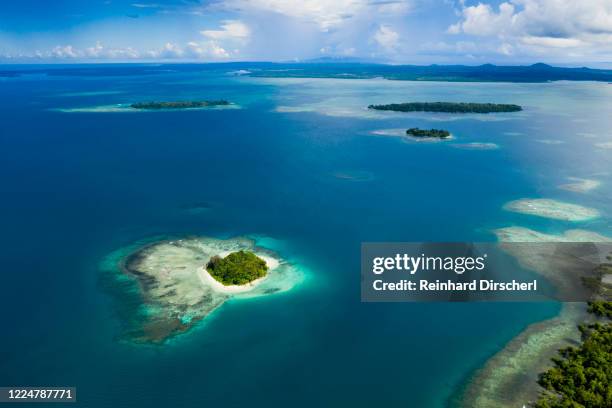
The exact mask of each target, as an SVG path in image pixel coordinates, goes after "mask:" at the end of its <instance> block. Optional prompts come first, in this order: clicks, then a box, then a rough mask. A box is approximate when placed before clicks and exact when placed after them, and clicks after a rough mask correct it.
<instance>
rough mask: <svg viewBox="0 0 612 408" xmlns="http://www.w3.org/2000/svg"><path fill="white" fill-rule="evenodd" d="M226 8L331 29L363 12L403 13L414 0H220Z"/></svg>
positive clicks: (219, 3)
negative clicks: (283, 16)
mask: <svg viewBox="0 0 612 408" xmlns="http://www.w3.org/2000/svg"><path fill="white" fill-rule="evenodd" d="M215 4H216V6H220V7H222V8H226V9H232V10H242V11H246V12H249V11H267V12H273V13H278V14H282V15H285V16H289V17H293V18H297V19H300V20H302V21H306V22H311V23H314V24H316V25H317V26H318V27H319V28H320V29H321V30H323V31H328V30H330V29H333V28H336V27H338V26H340V25H342V24H343V23H344V22H345V21H347V20H349V19H351V18H353V17H355V16H356V15H359V14H362V13H371V14H385V13H386V14H400V13H405V12H407V11H408V10H409V9H410V5H411V4H412V1H411V0H388V1H380V0H219V1H218V2H217V3H215Z"/></svg>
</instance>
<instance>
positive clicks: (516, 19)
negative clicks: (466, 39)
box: [448, 0, 612, 55]
mask: <svg viewBox="0 0 612 408" xmlns="http://www.w3.org/2000/svg"><path fill="white" fill-rule="evenodd" d="M460 13H461V19H460V21H458V22H457V23H456V24H453V25H451V26H450V27H449V28H448V32H449V33H451V34H459V33H464V34H467V35H474V36H493V37H495V38H498V39H499V40H501V42H502V44H501V45H500V48H499V50H500V52H501V53H503V54H507V53H508V52H509V51H511V50H514V49H515V48H522V49H524V50H530V51H535V52H541V53H546V52H547V51H550V52H551V53H555V52H557V53H558V52H561V50H563V49H573V48H581V49H580V52H581V53H582V54H587V53H591V54H595V53H597V52H599V53H600V54H601V51H604V53H606V52H607V53H608V55H610V53H612V1H610V0H582V1H565V0H509V1H506V2H503V3H501V4H500V5H499V6H498V7H497V8H495V7H493V6H492V5H490V4H488V3H479V4H477V5H475V6H469V7H466V6H463V7H462V9H461V12H460Z"/></svg>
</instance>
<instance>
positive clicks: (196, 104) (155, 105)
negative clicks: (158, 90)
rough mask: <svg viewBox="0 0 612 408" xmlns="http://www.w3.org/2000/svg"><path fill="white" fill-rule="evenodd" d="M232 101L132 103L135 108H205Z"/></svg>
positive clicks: (227, 103) (223, 104)
mask: <svg viewBox="0 0 612 408" xmlns="http://www.w3.org/2000/svg"><path fill="white" fill-rule="evenodd" d="M229 104H230V103H229V102H228V101H226V100H223V99H220V100H217V101H174V102H157V101H151V102H137V103H133V104H131V105H130V108H134V109H152V110H153V109H192V108H205V107H208V106H225V105H229Z"/></svg>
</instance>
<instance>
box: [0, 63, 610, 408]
mask: <svg viewBox="0 0 612 408" xmlns="http://www.w3.org/2000/svg"><path fill="white" fill-rule="evenodd" d="M233 69H235V68H232V69H231V70H233ZM105 70H108V72H106V71H105ZM113 70H114V71H113ZM117 70H121V68H120V67H108V68H105V67H98V69H97V71H96V72H95V74H92V75H82V73H79V72H75V73H73V74H72V75H63V76H47V75H42V74H36V75H31V76H22V77H17V78H4V79H0V90H1V92H0V109H1V112H2V121H1V123H0V127H1V131H0V155H1V158H2V159H1V160H0V177H1V178H2V183H1V185H2V200H0V213H1V214H2V232H3V234H2V235H1V237H0V240H1V242H0V244H1V245H2V248H4V250H3V251H1V253H0V254H1V255H0V256H1V261H2V269H1V272H0V274H1V275H0V277H1V279H2V284H1V285H0V302H1V303H0V306H1V307H2V310H3V311H4V313H3V321H4V325H3V332H2V333H3V335H2V336H1V337H0V350H1V351H0V384H1V385H21V386H25V385H57V386H76V387H77V388H78V396H79V400H80V402H79V405H80V406H86V407H111V406H112V407H123V406H125V407H128V406H129V407H133V406H138V407H140V406H142V407H145V406H150V407H166V406H176V407H192V406H204V405H207V404H208V405H211V406H246V405H248V406H281V405H284V404H290V405H291V406H296V407H302V406H303V407H310V406H313V405H323V406H348V405H350V406H353V407H371V406H373V405H379V406H402V407H419V408H421V407H423V408H428V407H443V406H446V405H447V403H448V401H449V399H452V398H453V396H454V395H455V393H456V392H457V390H458V389H459V388H460V387H461V385H462V384H463V382H464V381H465V380H466V379H467V378H468V377H469V375H470V374H471V373H472V372H473V370H474V369H476V368H478V367H479V366H480V365H481V364H482V363H483V362H484V361H486V359H487V358H488V357H489V356H491V355H492V354H493V353H495V352H496V351H498V350H499V349H501V348H502V347H503V346H504V344H505V343H506V342H507V341H509V340H510V339H511V338H512V337H513V336H515V335H516V334H518V333H519V332H520V331H521V330H522V329H523V328H524V327H526V326H527V325H528V324H530V323H532V322H535V321H539V320H542V319H545V318H548V317H550V316H553V315H554V314H555V313H556V312H557V311H558V309H559V308H558V305H557V304H554V303H539V304H518V303H514V304H503V303H488V304H408V303H404V304H367V303H363V304H362V303H361V302H360V289H359V259H360V258H359V251H360V244H361V242H362V241H435V240H437V241H467V240H473V241H479V240H480V241H490V240H493V239H494V236H493V235H492V234H491V232H490V231H491V230H492V229H494V228H499V227H506V226H513V225H519V226H524V227H529V228H534V229H537V230H539V231H542V232H550V233H558V232H562V231H564V230H566V229H568V228H584V229H589V230H593V231H597V232H600V233H604V234H608V235H609V234H610V229H611V228H610V227H611V226H610V218H609V215H610V213H611V211H612V206H611V203H612V200H611V199H610V198H611V196H610V195H611V194H610V193H611V191H612V189H611V188H610V185H611V181H612V174H610V169H611V166H610V164H611V159H610V149H609V148H607V147H605V145H603V147H602V146H597V145H598V144H602V143H610V142H612V132H611V131H610V128H611V126H610V125H611V124H612V123H610V122H611V121H610V118H611V117H612V104H611V103H610V101H611V100H612V99H611V97H612V87H611V86H610V85H607V84H598V83H590V82H585V83H570V82H558V83H545V84H505V83H504V84H493V83H488V84H475V83H470V84H461V83H452V84H451V83H440V82H430V83H417V82H392V81H384V80H332V79H317V80H309V79H282V78H281V79H260V78H257V79H256V78H248V77H236V76H232V75H228V74H227V73H226V72H225V71H224V70H223V69H220V70H219V71H209V70H206V71H204V70H202V71H199V70H194V69H192V68H190V69H185V70H181V69H180V68H174V69H173V71H172V72H165V71H163V70H159V69H158V70H157V71H156V70H155V68H152V72H146V73H143V72H137V73H134V72H120V71H119V72H118V71H117ZM229 70H230V69H229V68H228V69H227V70H226V71H229ZM110 74H113V75H110ZM117 74H121V75H117ZM190 98H193V99H196V98H197V99H217V98H226V99H228V100H230V101H232V102H234V103H236V104H237V105H239V107H240V109H232V110H198V111H178V112H119V113H117V112H115V113H112V112H96V113H83V112H78V113H77V112H71V111H70V109H75V108H90V107H100V106H108V105H116V104H125V103H131V102H133V101H141V100H150V99H163V100H173V99H190ZM406 100H450V101H475V102H477V101H486V102H499V103H518V104H521V105H524V106H525V108H526V109H525V111H524V112H521V113H519V114H509V115H490V116H489V115H485V116H467V117H463V116H453V115H439V114H438V115H434V114H415V115H410V114H408V115H401V114H389V115H377V114H372V113H371V112H368V111H367V110H365V109H364V106H367V105H368V104H370V103H387V102H401V101H406ZM62 110H63V111H62ZM414 126H418V127H426V126H429V127H443V128H446V129H449V130H450V131H451V132H452V133H453V134H454V135H455V140H453V141H452V142H449V143H446V142H445V143H416V142H404V141H402V140H400V139H398V138H394V137H384V136H375V135H372V134H371V132H372V131H376V130H381V129H397V128H407V127H414ZM454 143H457V144H461V143H495V144H496V145H498V146H499V148H498V149H494V150H477V149H476V150H474V149H460V148H456V146H453V144H454ZM567 177H582V178H588V179H597V180H599V181H601V182H602V186H601V187H600V188H598V189H596V190H593V191H591V192H590V193H588V194H579V193H574V192H569V191H565V190H561V189H559V188H557V186H558V185H559V184H563V183H566V182H567V179H566V178H567ZM523 197H545V198H554V199H559V200H564V201H568V202H572V203H576V204H581V205H586V206H589V207H593V208H596V209H598V210H599V211H601V212H602V214H603V216H602V217H601V218H599V219H596V220H593V221H589V222H584V223H573V224H570V223H565V222H560V221H553V220H547V219H544V218H535V217H532V216H527V215H520V214H514V213H509V212H506V211H504V210H502V206H503V204H504V203H506V202H507V201H510V200H514V199H518V198H523ZM202 203H205V204H206V205H202ZM160 235H161V236H167V235H173V236H181V235H209V236H216V237H230V236H237V235H249V236H254V237H257V238H258V239H259V240H260V242H262V243H263V244H264V245H265V246H267V247H269V248H270V249H273V250H275V251H277V252H278V253H279V254H281V255H282V256H283V257H284V258H286V259H289V260H290V261H292V262H294V263H295V264H296V265H299V267H300V268H301V269H302V270H303V271H304V272H305V275H306V277H307V278H306V279H305V281H304V282H303V283H302V284H301V285H300V286H299V287H297V288H296V289H294V290H293V291H291V292H288V293H284V294H279V295H275V296H268V297H265V298H258V299H251V300H240V301H238V300H236V301H231V302H229V303H227V304H225V305H223V306H222V307H221V308H220V309H219V310H217V311H216V312H215V313H214V314H213V315H212V316H211V317H210V318H209V319H206V321H205V322H204V323H203V324H201V325H199V326H198V327H196V328H195V329H194V330H192V331H191V332H189V333H188V334H186V335H184V336H181V337H178V338H176V339H174V340H172V341H171V342H170V343H169V344H166V345H164V346H158V347H143V346H135V345H132V344H129V343H126V342H124V341H121V340H120V338H121V325H120V316H121V307H122V303H121V302H120V301H118V300H117V299H116V297H114V296H112V295H111V293H110V292H112V291H109V290H108V289H109V288H107V287H105V284H106V283H107V282H105V281H104V280H103V279H102V278H101V273H100V263H101V262H103V260H104V259H105V257H106V256H107V255H108V254H109V253H111V252H113V251H116V250H118V249H120V248H123V247H126V246H129V245H131V244H133V243H134V242H136V241H138V240H142V239H147V238H150V237H155V236H160Z"/></svg>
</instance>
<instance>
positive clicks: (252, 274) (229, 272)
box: [206, 251, 268, 285]
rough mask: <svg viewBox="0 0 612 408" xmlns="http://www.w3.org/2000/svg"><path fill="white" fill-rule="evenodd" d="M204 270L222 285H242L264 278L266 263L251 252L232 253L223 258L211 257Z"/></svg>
mask: <svg viewBox="0 0 612 408" xmlns="http://www.w3.org/2000/svg"><path fill="white" fill-rule="evenodd" d="M206 270H208V272H209V273H210V274H211V276H212V277H213V278H215V279H216V280H218V281H219V282H221V283H222V284H224V285H244V284H246V283H249V282H252V281H254V280H255V279H259V278H262V277H264V276H266V272H267V271H268V266H267V265H266V262H265V261H264V260H263V259H261V258H259V257H258V256H257V255H255V254H254V253H252V252H247V251H238V252H232V253H231V254H229V255H228V256H226V257H225V258H221V257H220V256H213V257H212V258H211V259H210V261H208V264H207V265H206Z"/></svg>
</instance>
